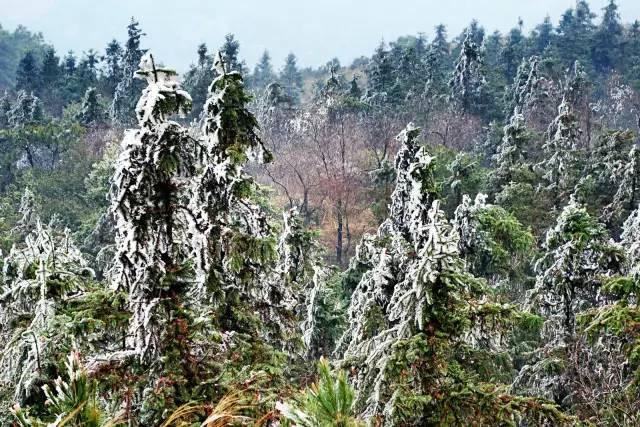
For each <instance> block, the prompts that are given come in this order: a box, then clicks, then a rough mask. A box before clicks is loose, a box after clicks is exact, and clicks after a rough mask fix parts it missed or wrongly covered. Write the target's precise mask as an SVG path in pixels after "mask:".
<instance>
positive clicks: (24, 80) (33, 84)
mask: <svg viewBox="0 0 640 427" xmlns="http://www.w3.org/2000/svg"><path fill="white" fill-rule="evenodd" d="M40 86H41V84H40V68H39V67H38V63H37V60H36V57H35V55H34V54H33V52H27V53H25V55H24V56H23V57H22V59H21V60H20V62H19V63H18V69H17V70H16V89H17V90H24V91H26V92H34V93H39V90H40Z"/></svg>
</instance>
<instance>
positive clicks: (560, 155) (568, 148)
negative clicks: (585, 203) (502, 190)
mask: <svg viewBox="0 0 640 427" xmlns="http://www.w3.org/2000/svg"><path fill="white" fill-rule="evenodd" d="M580 133H581V130H580V128H579V126H578V120H577V118H576V116H575V114H574V112H573V109H572V107H571V104H570V103H569V102H568V101H567V99H566V98H563V100H562V102H561V103H560V105H559V106H558V115H557V116H556V118H555V119H554V120H553V122H552V123H551V124H550V125H549V129H548V131H547V141H546V142H545V144H544V145H543V147H542V149H543V151H544V153H545V157H546V158H545V160H544V161H542V162H541V163H539V164H537V165H536V169H537V170H538V171H539V172H540V174H541V175H542V179H543V181H544V183H545V187H544V188H545V190H546V191H548V192H549V193H550V194H551V195H552V200H553V203H554V205H555V208H558V205H559V203H560V202H561V201H562V200H563V199H566V197H568V196H569V194H570V193H571V192H572V191H573V188H574V186H575V184H576V179H577V171H578V167H579V161H580V159H579V155H578V151H577V150H578V145H579V138H580Z"/></svg>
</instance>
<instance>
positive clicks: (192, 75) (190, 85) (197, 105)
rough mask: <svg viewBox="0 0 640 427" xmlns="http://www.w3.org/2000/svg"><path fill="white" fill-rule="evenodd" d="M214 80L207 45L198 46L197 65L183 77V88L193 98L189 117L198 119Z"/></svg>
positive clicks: (211, 61) (213, 71)
mask: <svg viewBox="0 0 640 427" xmlns="http://www.w3.org/2000/svg"><path fill="white" fill-rule="evenodd" d="M214 78H215V70H214V69H213V58H212V57H211V56H210V55H209V54H208V50H207V45H205V44H204V43H203V44H201V45H200V46H198V63H197V64H196V65H193V66H191V68H190V69H189V71H187V73H186V74H185V77H184V87H185V89H186V90H188V91H189V93H190V94H191V97H192V98H193V110H192V111H191V115H192V116H194V117H200V115H201V114H202V106H203V105H204V103H205V102H206V100H207V90H208V88H209V84H210V83H211V81H212V80H213V79H214Z"/></svg>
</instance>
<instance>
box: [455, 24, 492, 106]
mask: <svg viewBox="0 0 640 427" xmlns="http://www.w3.org/2000/svg"><path fill="white" fill-rule="evenodd" d="M486 85H487V81H486V78H485V70H484V51H483V49H482V47H481V46H478V44H477V43H476V42H475V41H474V40H473V35H472V34H471V33H470V32H469V33H467V35H466V37H465V39H464V42H463V43H462V49H461V51H460V56H458V59H457V60H456V63H455V67H454V70H453V74H452V76H451V79H450V80H449V89H450V90H451V99H452V100H453V101H454V102H456V103H457V105H458V107H459V108H460V109H461V110H462V111H463V112H465V113H477V112H481V111H482V107H483V105H484V104H485V99H484V98H485V91H486Z"/></svg>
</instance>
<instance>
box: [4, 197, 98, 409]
mask: <svg viewBox="0 0 640 427" xmlns="http://www.w3.org/2000/svg"><path fill="white" fill-rule="evenodd" d="M32 196H33V195H32V194H31V193H30V192H29V191H28V190H27V191H26V192H25V195H24V196H23V203H22V204H21V208H20V211H21V214H22V219H21V221H20V223H19V226H18V228H17V229H16V232H17V233H18V234H22V235H23V236H24V238H23V241H21V242H19V243H16V244H15V245H14V246H13V248H12V249H11V251H10V252H9V254H8V256H7V257H6V258H5V259H4V260H3V271H2V281H1V282H0V283H1V285H0V338H1V339H2V341H3V342H4V343H5V344H6V347H5V348H4V349H3V352H2V355H1V357H0V367H1V371H2V374H1V375H0V386H2V387H3V388H5V387H6V390H12V392H13V393H14V399H15V401H16V402H24V399H25V398H27V397H29V396H31V395H33V393H34V392H36V388H37V387H38V386H39V385H40V384H41V381H43V380H44V379H46V374H47V372H48V371H49V369H51V366H52V365H54V364H55V360H53V359H52V356H55V350H54V349H53V348H52V347H55V346H56V345H57V344H59V343H56V342H54V341H52V340H53V338H52V335H53V334H52V333H51V331H50V328H51V321H52V319H53V317H54V315H55V314H56V312H57V310H59V307H60V305H61V304H62V302H63V301H64V300H65V299H66V298H68V297H69V296H70V295H73V294H77V293H78V292H80V291H81V290H82V288H83V283H84V281H85V280H87V279H88V278H91V277H92V271H91V270H90V269H89V268H88V267H87V263H86V260H85V259H84V257H83V256H82V254H81V253H80V251H79V249H78V248H77V247H76V246H75V245H74V243H73V241H72V239H71V233H70V231H69V230H67V229H59V228H57V227H54V226H52V225H47V224H43V223H42V222H41V221H40V218H39V217H38V215H37V214H36V213H35V212H34V204H33V199H32Z"/></svg>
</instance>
